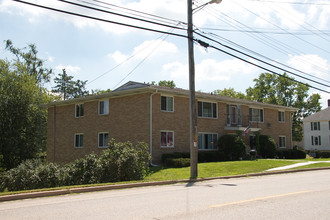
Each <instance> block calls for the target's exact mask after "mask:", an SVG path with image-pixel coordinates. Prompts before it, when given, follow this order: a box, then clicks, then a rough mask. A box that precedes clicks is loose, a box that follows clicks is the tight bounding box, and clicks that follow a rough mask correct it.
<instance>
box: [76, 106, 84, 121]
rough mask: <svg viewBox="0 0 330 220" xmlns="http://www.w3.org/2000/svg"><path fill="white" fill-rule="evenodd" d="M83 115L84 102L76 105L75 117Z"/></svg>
mask: <svg viewBox="0 0 330 220" xmlns="http://www.w3.org/2000/svg"><path fill="white" fill-rule="evenodd" d="M83 116H84V104H77V105H76V118H80V117H83Z"/></svg>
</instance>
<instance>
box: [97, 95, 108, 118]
mask: <svg viewBox="0 0 330 220" xmlns="http://www.w3.org/2000/svg"><path fill="white" fill-rule="evenodd" d="M102 102H103V103H104V104H103V112H102V113H101V103H102ZM98 113H99V115H108V114H109V99H104V100H100V101H99V104H98Z"/></svg>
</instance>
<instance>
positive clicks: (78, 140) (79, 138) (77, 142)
mask: <svg viewBox="0 0 330 220" xmlns="http://www.w3.org/2000/svg"><path fill="white" fill-rule="evenodd" d="M83 146H84V135H83V134H75V135H74V147H76V148H80V147H83Z"/></svg>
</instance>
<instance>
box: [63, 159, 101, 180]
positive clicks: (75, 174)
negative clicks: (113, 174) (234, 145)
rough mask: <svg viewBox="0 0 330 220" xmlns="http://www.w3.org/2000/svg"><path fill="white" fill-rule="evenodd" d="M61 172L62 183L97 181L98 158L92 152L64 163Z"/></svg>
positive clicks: (98, 174) (98, 172)
mask: <svg viewBox="0 0 330 220" xmlns="http://www.w3.org/2000/svg"><path fill="white" fill-rule="evenodd" d="M61 171H62V172H61V173H62V181H63V185H82V184H93V183H98V182H99V180H100V171H101V168H100V165H99V158H98V156H97V155H96V154H94V153H92V154H89V155H87V156H85V157H84V158H81V159H78V160H75V161H74V162H72V163H69V164H66V165H65V166H64V167H63V169H62V170H61Z"/></svg>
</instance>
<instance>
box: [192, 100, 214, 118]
mask: <svg viewBox="0 0 330 220" xmlns="http://www.w3.org/2000/svg"><path fill="white" fill-rule="evenodd" d="M198 102H202V103H211V104H212V105H211V108H212V109H211V110H212V117H205V116H203V111H202V116H199V115H198ZM213 104H215V105H216V117H215V118H214V117H213ZM202 110H203V109H202ZM218 110H219V107H218V102H210V101H204V100H201V99H198V100H197V111H196V113H197V117H198V118H206V119H218Z"/></svg>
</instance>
